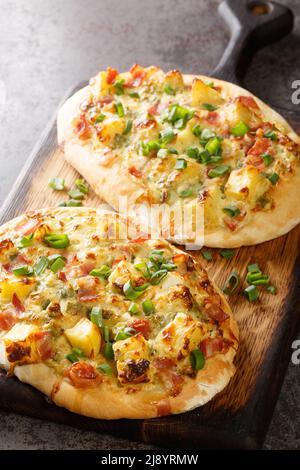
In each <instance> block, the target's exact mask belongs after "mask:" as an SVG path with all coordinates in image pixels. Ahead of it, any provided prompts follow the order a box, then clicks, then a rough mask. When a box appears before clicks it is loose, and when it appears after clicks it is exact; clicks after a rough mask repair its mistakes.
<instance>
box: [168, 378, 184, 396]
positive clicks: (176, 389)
mask: <svg viewBox="0 0 300 470" xmlns="http://www.w3.org/2000/svg"><path fill="white" fill-rule="evenodd" d="M171 382H172V387H171V390H170V392H169V393H170V395H171V397H177V395H179V393H180V392H181V390H182V387H183V384H184V378H183V377H182V376H181V375H179V374H177V373H176V372H173V373H172V374H171Z"/></svg>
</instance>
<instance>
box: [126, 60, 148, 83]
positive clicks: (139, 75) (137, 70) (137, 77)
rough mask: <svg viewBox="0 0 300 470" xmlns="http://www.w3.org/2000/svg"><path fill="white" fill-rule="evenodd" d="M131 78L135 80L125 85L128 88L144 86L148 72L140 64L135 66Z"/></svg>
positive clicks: (131, 70)
mask: <svg viewBox="0 0 300 470" xmlns="http://www.w3.org/2000/svg"><path fill="white" fill-rule="evenodd" d="M130 73H131V76H132V78H133V80H131V81H129V82H127V83H125V84H124V86H125V87H127V88H134V87H138V86H140V85H141V84H142V82H143V80H144V78H145V77H146V72H145V70H144V69H143V67H141V65H139V64H134V65H133V66H132V67H131V69H130Z"/></svg>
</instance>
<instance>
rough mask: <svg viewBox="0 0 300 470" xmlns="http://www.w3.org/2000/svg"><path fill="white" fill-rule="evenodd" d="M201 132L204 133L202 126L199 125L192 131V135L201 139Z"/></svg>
mask: <svg viewBox="0 0 300 470" xmlns="http://www.w3.org/2000/svg"><path fill="white" fill-rule="evenodd" d="M201 132H202V129H201V126H199V124H197V125H196V126H194V127H193V129H192V133H193V134H194V135H195V136H196V137H200V135H201Z"/></svg>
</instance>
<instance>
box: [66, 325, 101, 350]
mask: <svg viewBox="0 0 300 470" xmlns="http://www.w3.org/2000/svg"><path fill="white" fill-rule="evenodd" d="M65 336H66V337H67V338H68V340H69V342H70V343H71V345H72V346H73V347H74V348H79V349H81V351H82V352H83V353H84V354H85V355H86V356H87V357H95V356H96V355H97V354H98V353H99V351H100V346H101V334H100V330H99V328H98V327H97V326H96V325H95V324H94V323H92V322H91V321H90V320H89V319H88V318H82V319H81V320H80V321H79V322H78V323H76V325H75V326H74V327H73V328H69V329H67V330H65Z"/></svg>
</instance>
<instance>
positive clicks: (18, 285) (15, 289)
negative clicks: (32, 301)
mask: <svg viewBox="0 0 300 470" xmlns="http://www.w3.org/2000/svg"><path fill="white" fill-rule="evenodd" d="M35 284H36V281H35V280H34V279H28V278H25V279H20V280H18V281H13V280H10V279H4V280H3V281H1V282H0V299H1V300H3V301H4V302H11V300H12V297H13V295H14V294H16V295H17V296H18V297H19V299H20V300H23V299H25V298H26V297H27V296H28V294H29V293H30V292H31V291H32V289H33V288H34V286H35Z"/></svg>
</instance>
